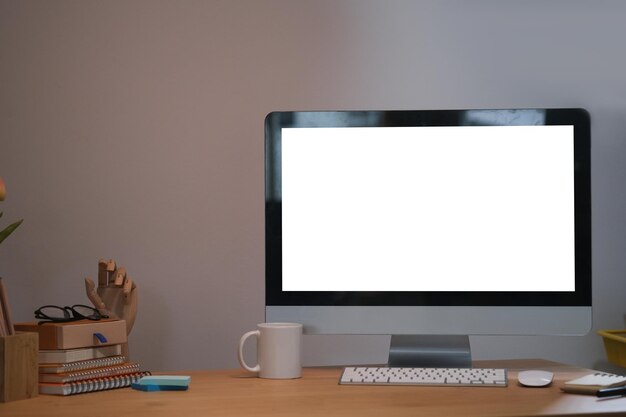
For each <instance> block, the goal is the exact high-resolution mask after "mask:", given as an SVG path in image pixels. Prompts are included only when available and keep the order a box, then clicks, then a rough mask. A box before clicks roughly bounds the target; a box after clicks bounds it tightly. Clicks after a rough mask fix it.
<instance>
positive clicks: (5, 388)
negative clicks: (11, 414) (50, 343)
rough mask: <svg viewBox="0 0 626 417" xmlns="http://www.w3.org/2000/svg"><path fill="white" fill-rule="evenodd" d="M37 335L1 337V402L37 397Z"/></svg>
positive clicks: (25, 334)
mask: <svg viewBox="0 0 626 417" xmlns="http://www.w3.org/2000/svg"><path fill="white" fill-rule="evenodd" d="M38 339H39V336H38V334H37V333H20V332H18V333H17V334H15V335H13V336H4V337H0V402H8V401H15V400H23V399H26V398H32V397H36V396H37V393H38V392H39V390H38V385H37V382H38V381H37V378H38V377H39V367H38V363H37V352H38V349H37V345H38Z"/></svg>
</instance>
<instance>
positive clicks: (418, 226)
mask: <svg viewBox="0 0 626 417" xmlns="http://www.w3.org/2000/svg"><path fill="white" fill-rule="evenodd" d="M265 178H266V189H265V196H266V205H265V210H266V212H265V221H266V229H265V231H266V320H267V321H291V322H300V323H302V324H303V325H304V331H305V333H308V334H390V335H392V339H391V340H392V346H391V348H390V364H392V365H398V364H401V365H412V366H414V365H437V366H439V365H442V366H445V365H452V366H469V365H470V363H471V357H470V356H469V355H470V354H469V343H468V338H467V335H580V334H585V333H587V332H588V331H589V330H590V328H591V190H590V188H591V186H590V122H589V115H588V113H587V112H586V111H585V110H583V109H489V110H428V111H423V110H420V111H288V112H273V113H270V114H269V115H268V116H267V117H266V120H265ZM427 335H428V337H427ZM433 336H439V337H433Z"/></svg>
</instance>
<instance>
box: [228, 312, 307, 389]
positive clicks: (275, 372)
mask: <svg viewBox="0 0 626 417" xmlns="http://www.w3.org/2000/svg"><path fill="white" fill-rule="evenodd" d="M250 336H256V337H257V362H258V363H257V364H256V365H255V366H248V364H246V362H245V361H244V359H243V345H244V343H245V342H246V339H247V338H249V337H250ZM301 345H302V324H299V323H260V324H258V325H257V330H252V331H250V332H247V333H245V334H244V335H243V336H241V339H240V340H239V355H238V357H239V363H240V364H241V366H242V367H243V368H244V369H246V370H248V371H250V372H258V373H259V376H260V377H261V378H272V379H291V378H300V377H301V376H302V365H301V363H300V356H301Z"/></svg>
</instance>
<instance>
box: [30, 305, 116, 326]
mask: <svg viewBox="0 0 626 417" xmlns="http://www.w3.org/2000/svg"><path fill="white" fill-rule="evenodd" d="M35 318H38V319H42V321H40V322H39V324H44V323H63V322H68V321H77V320H85V319H86V320H100V319H106V318H109V316H105V315H103V314H100V312H99V311H98V310H96V309H95V308H93V307H90V306H86V305H82V304H75V305H73V306H71V307H68V306H65V307H59V306H52V305H47V306H43V307H39V308H38V309H37V310H35Z"/></svg>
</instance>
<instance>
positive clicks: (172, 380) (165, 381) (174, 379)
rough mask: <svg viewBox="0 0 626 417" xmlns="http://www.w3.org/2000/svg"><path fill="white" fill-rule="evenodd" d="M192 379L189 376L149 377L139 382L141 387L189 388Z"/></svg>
mask: <svg viewBox="0 0 626 417" xmlns="http://www.w3.org/2000/svg"><path fill="white" fill-rule="evenodd" d="M189 381H191V377H190V376H187V375H148V376H144V377H142V378H141V379H140V380H139V385H156V386H172V387H187V386H189Z"/></svg>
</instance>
